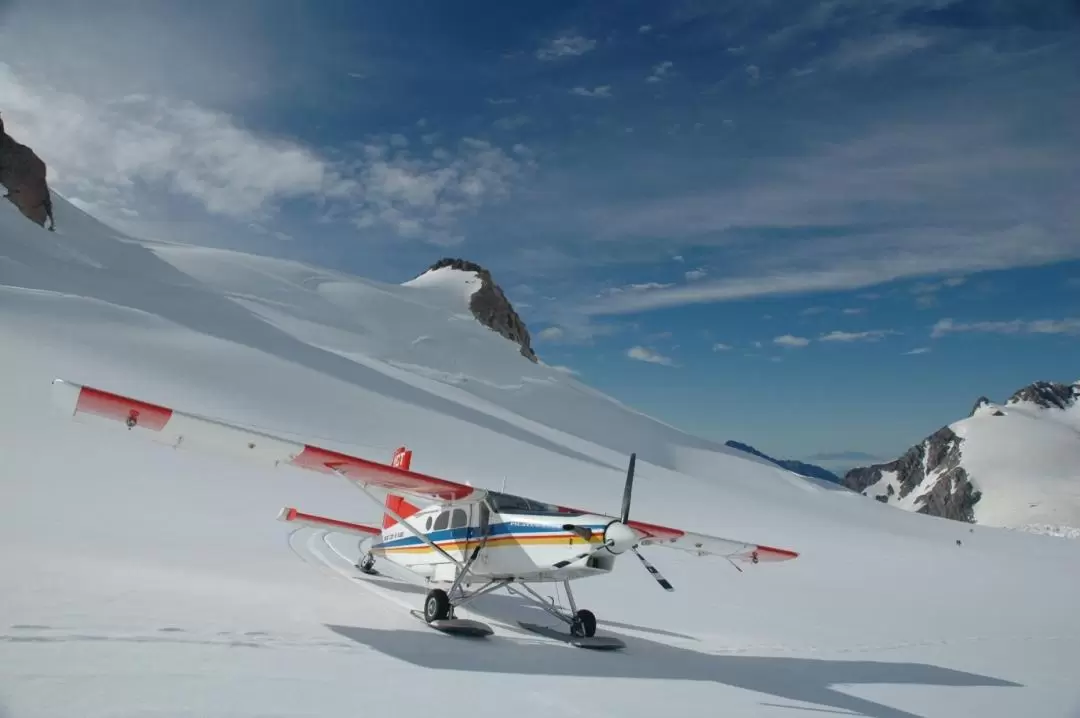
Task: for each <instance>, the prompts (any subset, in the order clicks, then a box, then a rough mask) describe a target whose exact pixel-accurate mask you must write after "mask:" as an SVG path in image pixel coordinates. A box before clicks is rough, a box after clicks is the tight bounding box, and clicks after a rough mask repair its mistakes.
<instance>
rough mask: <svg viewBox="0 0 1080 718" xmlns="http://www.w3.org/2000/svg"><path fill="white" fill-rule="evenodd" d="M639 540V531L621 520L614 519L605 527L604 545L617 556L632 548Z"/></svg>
mask: <svg viewBox="0 0 1080 718" xmlns="http://www.w3.org/2000/svg"><path fill="white" fill-rule="evenodd" d="M638 541H639V537H638V535H637V532H636V531H634V529H632V528H630V527H629V526H627V525H626V524H624V523H623V522H621V521H612V522H611V523H609V524H608V525H607V526H606V527H604V547H605V548H606V549H607V550H608V551H609V552H610V553H613V554H615V555H616V556H618V555H619V554H621V553H625V552H626V551H629V550H630V549H632V548H633V547H634V546H636V545H637V543H638Z"/></svg>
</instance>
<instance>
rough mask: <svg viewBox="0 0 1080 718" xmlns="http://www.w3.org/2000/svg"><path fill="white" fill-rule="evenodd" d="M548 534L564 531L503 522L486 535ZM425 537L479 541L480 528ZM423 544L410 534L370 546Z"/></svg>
mask: <svg viewBox="0 0 1080 718" xmlns="http://www.w3.org/2000/svg"><path fill="white" fill-rule="evenodd" d="M584 528H588V529H591V530H593V531H603V530H604V524H597V525H595V526H585V527H584ZM401 530H402V531H407V530H408V529H401ZM470 530H471V531H472V534H471V535H470V533H469V531H470ZM421 533H423V532H421ZM549 533H550V534H558V533H565V531H564V530H563V527H562V526H544V525H540V524H524V523H520V522H517V521H504V522H502V523H497V524H491V525H490V526H488V535H489V536H491V537H496V536H510V535H513V534H529V535H535V534H549ZM426 536H427V538H428V540H430V541H432V542H434V543H440V542H443V541H455V540H456V541H462V540H465V539H467V538H473V539H479V538H480V528H479V527H477V526H472V527H469V526H461V527H459V528H456V529H442V530H440V531H432V532H431V533H428V534H426ZM423 543H424V541H422V540H421V539H420V538H419V537H417V536H414V535H412V534H409V535H408V536H403V537H402V538H398V539H393V540H391V541H386V542H383V543H378V544H375V545H374V546H372V548H373V549H376V548H401V547H404V546H418V545H420V544H423Z"/></svg>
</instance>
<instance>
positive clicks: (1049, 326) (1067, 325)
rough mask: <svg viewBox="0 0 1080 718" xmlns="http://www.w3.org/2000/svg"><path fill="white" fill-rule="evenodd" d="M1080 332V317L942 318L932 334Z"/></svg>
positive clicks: (936, 336) (935, 325) (935, 336)
mask: <svg viewBox="0 0 1080 718" xmlns="http://www.w3.org/2000/svg"><path fill="white" fill-rule="evenodd" d="M958 333H986V334H1080V318H1066V319H1036V320H1029V321H1024V320H1020V319H1013V320H1010V321H998V322H969V323H957V322H954V321H953V320H952V319H942V320H940V321H938V322H937V323H936V324H934V326H933V329H932V330H931V332H930V336H931V337H933V338H935V339H937V338H940V337H943V336H945V335H947V334H958Z"/></svg>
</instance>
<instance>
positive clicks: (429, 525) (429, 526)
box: [424, 516, 431, 531]
mask: <svg viewBox="0 0 1080 718" xmlns="http://www.w3.org/2000/svg"><path fill="white" fill-rule="evenodd" d="M424 530H425V531H430V530H431V517H430V516H428V517H427V523H426V524H424Z"/></svg>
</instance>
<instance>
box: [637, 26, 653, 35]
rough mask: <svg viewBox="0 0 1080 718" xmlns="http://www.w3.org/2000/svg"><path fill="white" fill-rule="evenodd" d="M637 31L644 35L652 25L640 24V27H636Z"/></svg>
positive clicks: (650, 29) (650, 30)
mask: <svg viewBox="0 0 1080 718" xmlns="http://www.w3.org/2000/svg"><path fill="white" fill-rule="evenodd" d="M637 31H638V32H639V33H641V34H642V35H646V34H648V33H650V32H652V25H642V26H641V27H639V28H638V29H637Z"/></svg>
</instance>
